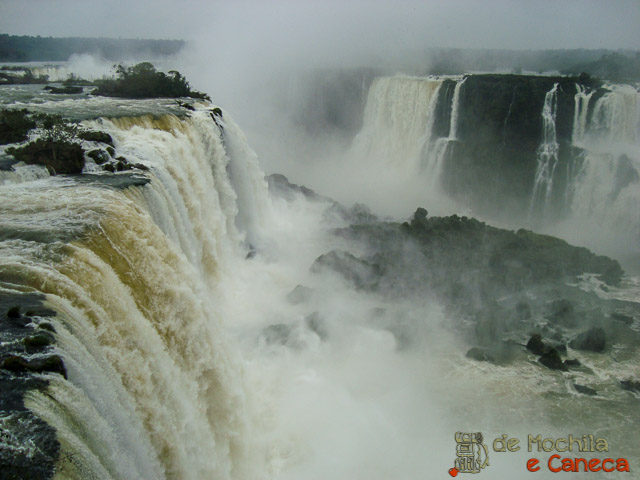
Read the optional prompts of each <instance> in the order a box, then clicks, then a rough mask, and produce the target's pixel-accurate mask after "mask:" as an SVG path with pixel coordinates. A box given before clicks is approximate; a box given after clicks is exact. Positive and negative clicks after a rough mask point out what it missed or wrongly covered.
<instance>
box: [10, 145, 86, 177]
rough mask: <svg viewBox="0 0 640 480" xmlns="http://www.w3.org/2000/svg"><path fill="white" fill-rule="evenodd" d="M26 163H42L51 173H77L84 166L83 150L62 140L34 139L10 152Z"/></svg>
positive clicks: (80, 171)
mask: <svg viewBox="0 0 640 480" xmlns="http://www.w3.org/2000/svg"><path fill="white" fill-rule="evenodd" d="M10 153H11V154H12V155H13V156H14V157H15V158H16V159H17V160H20V161H21V162H24V163H26V164H27V165H43V166H45V167H46V168H47V170H49V173H50V174H52V175H60V174H79V173H82V169H83V168H84V151H83V150H82V147H81V146H80V145H78V144H77V143H72V142H67V141H64V140H59V141H47V140H42V139H40V140H36V141H34V142H31V143H29V144H27V145H25V146H24V147H20V148H15V149H12V151H11V152H10Z"/></svg>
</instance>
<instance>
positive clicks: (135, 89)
mask: <svg viewBox="0 0 640 480" xmlns="http://www.w3.org/2000/svg"><path fill="white" fill-rule="evenodd" d="M115 68H116V77H117V78H115V79H107V80H100V81H98V82H96V84H97V85H98V88H97V89H95V90H94V91H93V92H92V93H93V95H102V96H105V97H122V98H159V97H168V98H178V97H192V98H199V99H203V100H211V99H210V98H209V96H208V95H207V94H205V93H201V92H198V91H195V90H191V87H190V86H189V82H187V79H186V78H185V77H184V76H183V75H182V74H181V73H180V72H177V71H175V70H171V71H170V72H169V74H166V73H164V72H159V71H157V70H156V68H155V67H154V66H153V65H152V64H151V63H149V62H142V63H138V64H137V65H134V66H133V67H127V66H125V65H123V64H120V65H117V66H116V67H115Z"/></svg>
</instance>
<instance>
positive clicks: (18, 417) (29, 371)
mask: <svg viewBox="0 0 640 480" xmlns="http://www.w3.org/2000/svg"><path fill="white" fill-rule="evenodd" d="M43 300H44V297H43V296H41V295H36V294H20V295H9V294H3V295H0V338H2V339H3V342H1V344H0V412H2V417H3V418H2V420H3V421H2V422H0V478H7V479H13V478H15V479H23V478H29V479H34V480H40V479H42V480H44V479H49V478H52V477H53V475H54V471H55V468H54V467H55V463H56V461H57V459H58V455H59V452H60V444H59V443H58V440H57V438H56V432H55V430H54V429H53V428H52V427H50V426H49V425H47V424H46V423H45V422H44V421H43V420H41V419H40V418H39V417H36V416H35V415H34V414H33V413H32V412H31V411H30V410H28V409H27V408H26V407H25V405H24V396H25V394H26V393H28V392H29V391H33V390H46V389H47V387H48V384H49V382H48V380H47V378H46V375H50V374H60V375H62V376H64V377H65V378H66V368H65V366H64V362H63V360H62V358H61V357H60V356H58V355H55V354H52V352H51V350H52V344H53V342H54V333H55V328H54V327H53V325H52V324H51V323H50V322H48V321H45V320H44V319H45V318H47V317H52V316H54V315H55V312H53V311H52V310H49V309H47V308H44V307H43V305H42V301H43Z"/></svg>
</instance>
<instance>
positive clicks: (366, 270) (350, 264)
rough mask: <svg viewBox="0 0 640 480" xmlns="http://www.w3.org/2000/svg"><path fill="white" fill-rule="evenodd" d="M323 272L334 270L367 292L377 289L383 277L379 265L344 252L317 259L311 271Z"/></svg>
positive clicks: (340, 251) (337, 251) (331, 253)
mask: <svg viewBox="0 0 640 480" xmlns="http://www.w3.org/2000/svg"><path fill="white" fill-rule="evenodd" d="M323 270H332V271H334V272H336V273H338V274H340V275H341V276H342V277H343V278H345V279H346V280H347V281H349V282H351V283H352V284H353V285H354V286H355V287H356V288H358V289H367V290H371V289H373V288H375V286H376V285H377V283H378V281H379V279H380V276H381V270H380V266H379V265H377V264H373V263H370V262H368V261H366V260H362V259H359V258H358V257H356V256H354V255H352V254H351V253H349V252H345V251H342V250H333V251H331V252H329V253H326V254H324V255H320V256H319V257H318V258H316V261H315V262H314V263H313V265H312V266H311V271H312V272H314V273H318V272H321V271H323Z"/></svg>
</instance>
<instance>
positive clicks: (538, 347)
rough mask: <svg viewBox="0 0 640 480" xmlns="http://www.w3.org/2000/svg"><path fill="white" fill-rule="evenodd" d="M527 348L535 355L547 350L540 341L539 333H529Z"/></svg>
mask: <svg viewBox="0 0 640 480" xmlns="http://www.w3.org/2000/svg"><path fill="white" fill-rule="evenodd" d="M527 350H529V351H530V352H531V353H534V354H536V355H542V354H543V353H544V352H545V351H546V350H547V346H546V345H545V344H544V342H543V341H542V336H541V335H540V334H538V333H534V334H533V335H531V338H530V339H529V341H528V342H527Z"/></svg>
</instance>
